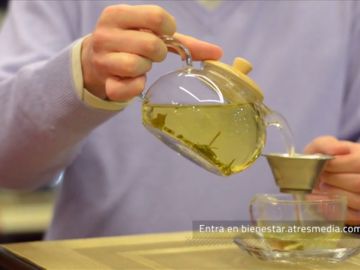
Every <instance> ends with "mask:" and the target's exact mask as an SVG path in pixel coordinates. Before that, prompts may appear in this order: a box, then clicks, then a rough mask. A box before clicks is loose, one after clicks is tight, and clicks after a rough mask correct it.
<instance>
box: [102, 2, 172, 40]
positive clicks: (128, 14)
mask: <svg viewBox="0 0 360 270" xmlns="http://www.w3.org/2000/svg"><path fill="white" fill-rule="evenodd" d="M102 25H107V26H114V27H119V28H122V29H147V30H149V31H151V32H153V33H155V34H156V35H159V36H161V35H170V36H171V35H173V34H174V33H175V31H176V22H175V19H174V17H173V16H171V15H170V13H168V12H167V11H166V10H165V9H163V8H161V7H159V6H153V5H142V6H130V5H114V6H109V7H107V8H105V9H104V11H103V13H102V14H101V16H100V18H99V21H98V26H102Z"/></svg>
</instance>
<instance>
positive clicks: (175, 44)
mask: <svg viewBox="0 0 360 270" xmlns="http://www.w3.org/2000/svg"><path fill="white" fill-rule="evenodd" d="M161 39H162V40H163V41H164V43H165V44H166V47H168V48H170V49H173V50H175V51H176V52H177V53H178V54H179V55H180V56H181V58H182V59H183V60H184V64H185V67H191V66H192V57H191V52H190V50H189V48H188V47H186V46H185V45H184V44H182V43H181V42H180V41H179V40H177V39H176V38H174V37H172V36H165V35H164V36H161Z"/></svg>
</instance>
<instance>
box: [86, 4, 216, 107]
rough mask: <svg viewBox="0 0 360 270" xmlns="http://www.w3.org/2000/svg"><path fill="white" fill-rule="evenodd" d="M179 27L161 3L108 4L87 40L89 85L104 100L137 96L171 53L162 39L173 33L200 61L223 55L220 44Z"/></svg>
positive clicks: (87, 85)
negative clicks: (154, 65) (155, 67)
mask: <svg viewBox="0 0 360 270" xmlns="http://www.w3.org/2000/svg"><path fill="white" fill-rule="evenodd" d="M175 31H176V22H175V19H174V17H172V16H171V15H170V14H169V13H168V12H166V11H165V10H164V9H162V8H160V7H158V6H128V5H115V6H109V7H107V8H106V9H104V11H103V12H102V14H101V16H100V17H99V19H98V21H97V25H96V28H95V30H94V32H93V33H92V34H91V35H90V36H89V37H87V38H85V39H84V41H83V44H82V53H81V63H82V69H83V78H84V87H85V88H86V89H87V90H88V91H90V92H91V93H92V94H94V95H96V96H98V97H99V98H102V99H105V98H107V99H109V100H114V101H126V100H129V99H131V98H132V97H135V96H137V95H138V94H140V93H141V92H142V90H143V89H144V86H145V78H146V76H145V74H146V73H147V72H148V71H149V70H150V69H151V66H152V63H153V62H161V61H163V60H164V59H165V57H166V55H167V51H168V50H167V47H166V45H165V43H164V42H163V41H162V40H161V39H160V38H159V36H162V35H170V36H172V35H174V36H175V37H176V38H177V39H179V40H180V41H181V42H183V44H184V45H185V46H187V47H188V48H189V49H190V51H191V53H192V56H193V58H194V59H195V60H205V59H218V58H220V57H221V55H222V51H221V49H220V48H219V47H218V46H216V45H213V44H210V43H207V42H204V41H200V40H197V39H195V38H192V37H189V36H185V35H181V34H175Z"/></svg>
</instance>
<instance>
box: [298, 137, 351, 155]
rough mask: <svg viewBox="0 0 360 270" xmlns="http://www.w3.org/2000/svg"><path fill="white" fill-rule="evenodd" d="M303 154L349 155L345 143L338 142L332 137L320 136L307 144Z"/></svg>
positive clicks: (347, 146)
mask: <svg viewBox="0 0 360 270" xmlns="http://www.w3.org/2000/svg"><path fill="white" fill-rule="evenodd" d="M304 152H305V153H306V154H315V153H318V154H325V155H331V156H336V155H346V154H349V153H350V147H349V145H348V144H347V143H346V142H343V141H339V140H338V139H336V138H335V137H333V136H321V137H318V138H316V139H314V140H313V141H312V142H311V143H310V144H308V145H307V146H306V147H305V149H304Z"/></svg>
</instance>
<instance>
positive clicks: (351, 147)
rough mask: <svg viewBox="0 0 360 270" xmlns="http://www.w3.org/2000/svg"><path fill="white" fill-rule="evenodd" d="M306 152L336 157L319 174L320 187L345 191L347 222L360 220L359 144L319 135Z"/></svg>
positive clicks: (341, 192) (340, 192)
mask: <svg viewBox="0 0 360 270" xmlns="http://www.w3.org/2000/svg"><path fill="white" fill-rule="evenodd" d="M305 153H308V154H314V153H321V154H328V155H333V156H335V159H333V160H330V161H328V163H327V164H326V166H325V169H324V171H323V172H322V174H321V176H320V184H319V186H318V187H317V190H319V191H322V192H328V193H332V194H343V195H345V196H346V197H347V200H348V212H347V218H346V224H348V225H359V224H360V144H359V143H354V142H350V141H340V140H337V139H336V138H334V137H331V136H324V137H319V138H316V139H315V140H314V141H312V142H311V143H310V144H309V145H308V146H307V147H306V148H305Z"/></svg>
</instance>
